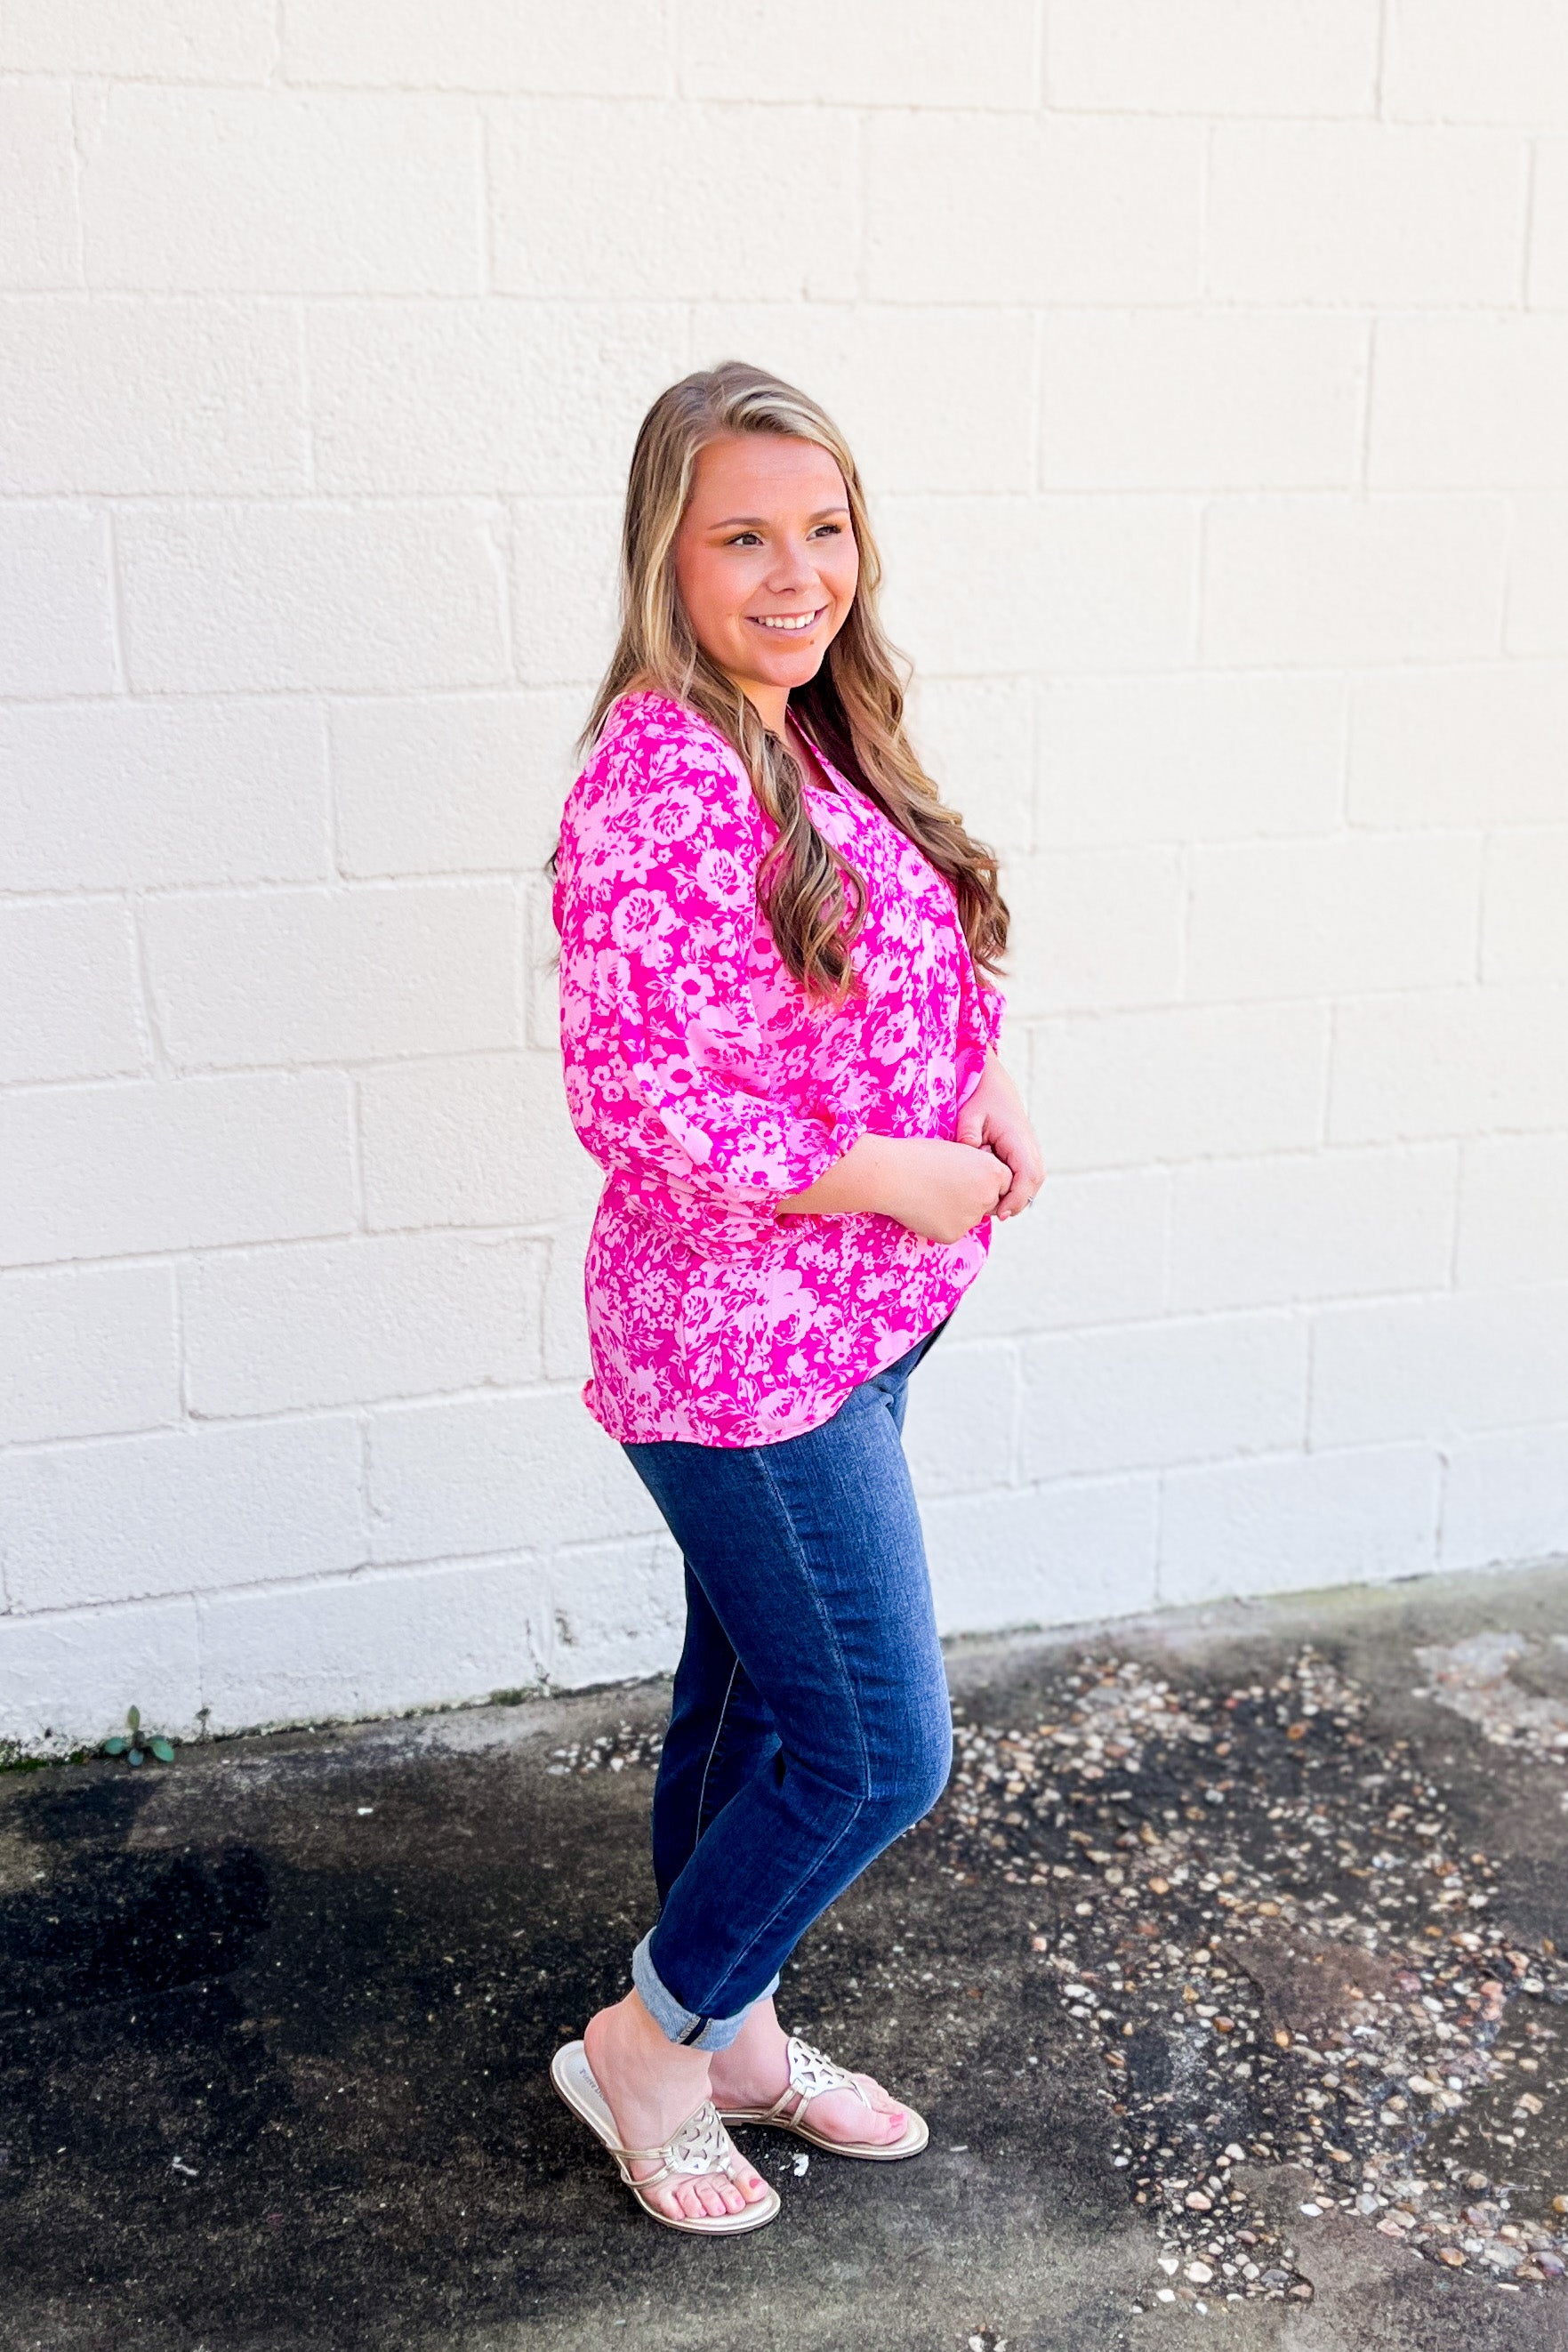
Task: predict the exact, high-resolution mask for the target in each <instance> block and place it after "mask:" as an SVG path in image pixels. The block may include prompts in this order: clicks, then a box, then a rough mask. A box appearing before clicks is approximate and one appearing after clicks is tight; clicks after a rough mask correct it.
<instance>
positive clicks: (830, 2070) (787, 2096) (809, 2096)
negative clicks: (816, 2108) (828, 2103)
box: [773, 2033, 872, 2123]
mask: <svg viewBox="0 0 1568 2352" xmlns="http://www.w3.org/2000/svg"><path fill="white" fill-rule="evenodd" d="M825 2091H852V2092H853V2093H854V2095H855V2096H856V2098H857V2099H858V2100H859V2101H860V2103H861V2105H862V2107H868V2108H869V2107H870V2106H871V2105H872V2102H871V2100H870V2099H869V2098H868V2096H867V2095H866V2093H865V2091H864V2090H863V2089H862V2085H861V2084H859V2083H857V2082H856V2080H855V2078H854V2076H853V2075H852V2074H850V2072H849V2071H848V2069H847V2068H845V2067H843V2066H839V2065H835V2063H834V2062H833V2061H832V2059H831V2058H827V2057H824V2056H823V2054H822V2053H821V2051H820V2050H816V2049H813V2048H812V2046H811V2044H810V2042H802V2041H801V2039H800V2035H799V2034H798V2033H792V2034H791V2035H790V2036H789V2089H788V2090H787V2091H786V2092H785V2093H784V2094H783V2095H782V2096H781V2097H780V2098H779V2099H777V2100H776V2101H775V2102H774V2105H773V2113H774V2115H775V2116H777V2117H778V2119H779V2122H780V2123H799V2122H800V2117H801V2116H803V2115H804V2114H805V2112H806V2109H807V2108H808V2107H809V2106H810V2104H811V2101H812V2100H813V2099H820V2098H821V2096H822V2095H823V2093H824V2092H825Z"/></svg>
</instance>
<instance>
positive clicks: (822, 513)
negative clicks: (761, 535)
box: [708, 499, 849, 530]
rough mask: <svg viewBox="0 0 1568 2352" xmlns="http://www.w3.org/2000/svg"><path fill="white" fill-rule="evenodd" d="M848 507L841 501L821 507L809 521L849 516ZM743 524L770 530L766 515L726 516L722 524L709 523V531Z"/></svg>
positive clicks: (732, 528)
mask: <svg viewBox="0 0 1568 2352" xmlns="http://www.w3.org/2000/svg"><path fill="white" fill-rule="evenodd" d="M848 512H849V509H848V507H847V506H845V505H844V503H843V501H842V499H840V501H839V503H838V504H837V506H831V507H819V508H818V509H817V511H816V513H815V514H814V515H811V516H810V517H809V518H808V520H810V521H811V522H822V521H825V520H826V519H827V517H828V516H829V515H836V514H848ZM742 522H744V523H748V524H749V525H750V526H751V528H752V529H753V530H767V528H768V518H767V516H766V515H726V517H725V519H724V520H723V521H722V522H712V523H709V525H708V529H709V530H734V529H735V526H736V525H737V523H742Z"/></svg>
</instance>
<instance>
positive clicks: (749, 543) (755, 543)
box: [724, 530, 762, 547]
mask: <svg viewBox="0 0 1568 2352" xmlns="http://www.w3.org/2000/svg"><path fill="white" fill-rule="evenodd" d="M724 543H725V545H726V547H760V546H761V544H762V536H761V533H760V532H759V531H755V530H737V532H736V534H735V536H734V538H733V539H727V540H726V541H725V542H724Z"/></svg>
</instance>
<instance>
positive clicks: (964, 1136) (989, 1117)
mask: <svg viewBox="0 0 1568 2352" xmlns="http://www.w3.org/2000/svg"><path fill="white" fill-rule="evenodd" d="M958 1140H959V1142H960V1143H968V1144H975V1145H977V1146H979V1147H980V1148H981V1149H983V1150H987V1151H994V1152H995V1153H996V1156H997V1158H998V1160H1003V1161H1005V1162H1006V1165H1007V1170H1008V1174H1009V1182H1008V1183H1007V1184H1006V1185H1005V1186H1004V1187H1003V1191H1002V1196H1001V1198H1000V1200H999V1201H998V1202H997V1214H998V1217H1016V1216H1017V1214H1018V1213H1019V1210H1020V1209H1027V1208H1028V1206H1029V1204H1030V1202H1031V1201H1032V1200H1033V1198H1034V1196H1035V1194H1036V1193H1037V1192H1039V1190H1040V1186H1041V1185H1042V1184H1043V1183H1044V1181H1045V1160H1044V1158H1043V1156H1042V1154H1041V1151H1040V1145H1039V1142H1038V1141H1037V1140H1036V1138H1035V1132H1034V1129H1033V1128H1032V1127H1031V1126H1030V1120H1029V1113H1028V1111H1027V1110H1025V1108H1024V1104H1023V1097H1022V1096H1021V1095H1020V1094H1019V1090H1018V1088H1017V1087H1015V1086H1014V1084H1013V1082H1012V1080H1011V1078H1009V1076H1008V1074H1007V1072H1006V1070H1004V1069H1003V1067H1002V1066H1001V1064H1000V1062H999V1061H998V1059H997V1050H996V1047H995V1046H994V1045H992V1046H990V1047H989V1048H988V1051H987V1054H986V1061H985V1067H984V1069H983V1070H982V1071H981V1073H980V1081H979V1084H978V1085H977V1087H976V1088H975V1090H974V1092H973V1093H972V1094H971V1095H970V1096H969V1097H968V1098H967V1101H966V1102H965V1104H964V1107H963V1108H962V1109H961V1110H960V1111H959V1113H958Z"/></svg>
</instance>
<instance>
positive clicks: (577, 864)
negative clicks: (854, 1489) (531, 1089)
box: [553, 693, 1005, 1445]
mask: <svg viewBox="0 0 1568 2352" xmlns="http://www.w3.org/2000/svg"><path fill="white" fill-rule="evenodd" d="M817 758H818V759H819V761H821V767H822V771H823V773H824V774H825V775H826V776H828V777H829V778H830V780H831V782H832V784H833V786H834V789H833V790H832V791H831V792H829V791H824V790H823V788H822V786H821V784H820V783H819V782H815V781H814V780H813V779H812V778H811V777H810V774H809V773H808V774H807V777H806V782H805V786H804V789H805V792H806V796H807V805H808V807H809V809H810V815H811V819H812V822H813V824H815V825H816V826H817V828H818V830H819V832H821V834H822V835H824V836H825V838H827V839H828V840H829V841H831V842H832V843H833V845H835V847H837V848H838V849H839V850H840V851H841V854H842V855H843V856H845V857H846V858H847V859H848V860H849V862H850V864H851V865H852V866H854V867H855V868H856V869H857V870H858V871H859V873H860V874H861V875H862V877H864V881H865V886H866V897H867V906H866V919H865V922H864V924H863V926H862V929H861V931H860V934H859V936H858V938H857V939H856V940H854V941H853V943H852V947H851V950H850V961H851V966H852V971H853V972H854V974H855V986H854V988H853V990H852V993H851V995H850V996H849V998H848V1000H847V1001H846V1002H845V1003H843V1004H842V1005H841V1006H838V1007H836V1008H833V1007H829V1006H825V1005H823V1003H821V1000H820V999H816V1000H813V999H809V998H808V997H807V994H806V992H805V990H804V989H803V988H802V986H801V984H800V982H798V981H797V980H796V979H795V977H794V976H793V974H792V973H791V972H790V971H789V968H788V966H787V965H786V964H785V963H784V962H783V961H782V959H781V958H780V956H779V951H778V949H777V948H776V946H775V945H774V941H773V935H772V931H771V929H770V928H769V926H768V919H767V916H766V915H765V914H764V913H763V911H762V909H761V908H760V907H759V906H758V900H757V873H758V864H759V862H760V860H761V858H762V856H763V855H764V853H765V852H766V850H767V849H768V845H769V844H770V843H771V842H772V841H773V840H774V839H775V838H776V837H777V827H776V826H775V825H774V824H773V822H772V820H771V819H770V818H769V817H768V815H767V814H766V813H765V812H764V811H763V809H762V808H761V807H760V805H759V804H758V801H757V798H756V795H755V793H753V791H752V788H751V781H750V778H749V776H748V775H747V771H746V767H745V763H744V762H743V761H742V760H741V758H740V756H739V754H738V753H737V751H735V750H734V749H733V747H732V746H731V745H730V744H729V743H728V742H727V740H726V739H725V738H724V737H723V736H722V735H721V734H720V733H719V732H718V730H717V729H716V728H715V727H713V726H711V725H710V724H709V722H708V721H707V720H706V719H703V718H701V717H700V716H698V714H697V713H696V712H695V711H693V710H690V709H687V708H686V707H685V704H683V703H680V702H676V701H674V700H673V699H672V698H669V697H668V696H665V695H662V694H653V693H637V694H629V695H624V696H622V698H621V699H620V701H618V702H617V703H616V704H615V705H614V707H613V708H612V710H611V712H610V714H609V716H608V718H607V719H606V721H605V725H604V728H603V730H602V731H601V735H600V738H599V740H598V742H597V744H596V746H595V748H594V751H593V753H592V756H591V759H590V761H589V762H588V765H587V766H586V767H585V768H584V770H583V772H582V773H581V774H580V776H579V777H578V779H577V781H576V782H575V783H574V784H573V786H572V788H571V791H570V793H569V795H568V797H567V803H566V807H565V811H564V814H563V817H562V823H561V835H560V846H559V856H558V860H557V869H556V882H555V889H554V899H553V908H554V914H555V921H556V928H557V929H558V930H559V933H560V940H561V952H560V1038H561V1052H562V1056H563V1059H564V1063H565V1076H566V1095H567V1104H568V1108H569V1110H570V1116H571V1121H572V1125H573V1127H574V1128H575V1129H576V1131H577V1134H578V1136H579V1138H580V1140H581V1142H582V1143H583V1144H584V1146H585V1147H586V1149H587V1150H589V1151H590V1152H591V1154H592V1156H593V1157H594V1159H595V1160H598V1161H599V1162H600V1164H601V1167H602V1168H603V1169H604V1170H605V1171H606V1177H605V1184H604V1189H603V1192H602V1194H601V1198H600V1202H599V1206H598V1209H597V1211H596V1213H595V1216H594V1221H593V1229H592V1233H591V1236H590V1241H589V1248H588V1256H587V1264H586V1270H585V1304H586V1307H587V1315H588V1333H589V1347H590V1355H591V1362H592V1366H593V1370H592V1373H591V1377H590V1378H589V1380H588V1381H586V1382H585V1383H584V1386H583V1390H582V1398H583V1402H584V1403H585V1405H586V1406H587V1408H588V1410H589V1412H591V1414H592V1415H593V1417H594V1419H595V1420H596V1421H598V1422H599V1423H600V1424H601V1426H602V1427H603V1428H604V1429H606V1430H608V1431H609V1433H610V1434H611V1435H612V1437H615V1438H618V1439H620V1440H622V1442H624V1443H627V1444H643V1443H649V1442H655V1441H659V1440H664V1439H674V1440H679V1441H682V1442H685V1443H687V1444H697V1445H766V1444H772V1443H775V1442H776V1441H778V1440H779V1439H780V1438H785V1437H792V1436H796V1435H798V1434H800V1432H801V1431H803V1430H807V1429H812V1428H815V1427H816V1426H817V1425H818V1424H819V1423H821V1422H823V1421H826V1420H827V1419H829V1418H830V1416H831V1414H832V1413H833V1412H836V1411H837V1410H838V1408H839V1406H840V1405H841V1403H842V1402H843V1401H844V1399H845V1397H846V1396H847V1395H848V1394H849V1392H850V1391H851V1390H852V1388H854V1387H856V1386H857V1385H858V1384H859V1383H860V1382H861V1381H864V1380H869V1379H870V1378H871V1377H872V1375H873V1373H874V1372H878V1371H880V1370H883V1367H884V1366H886V1365H888V1364H890V1363H893V1362H894V1361H895V1360H897V1358H898V1357H900V1356H901V1355H903V1354H904V1352H905V1351H906V1350H907V1349H910V1348H912V1347H913V1346H914V1345H915V1341H916V1340H917V1339H924V1338H925V1334H926V1333H927V1332H929V1331H932V1330H935V1328H936V1326H937V1324H938V1323H940V1322H942V1321H943V1320H944V1319H945V1318H946V1316H947V1315H949V1314H950V1313H951V1312H952V1310H953V1308H954V1307H955V1306H956V1304H957V1301H958V1299H959V1298H960V1297H962V1295H963V1293H964V1292H965V1290H967V1287H968V1286H969V1284H970V1283H971V1282H972V1281H973V1280H974V1278H975V1276H976V1275H977V1273H978V1272H979V1269H980V1266H981V1265H982V1264H983V1263H984V1260H985V1256H986V1253H987V1250H988V1246H989V1242H990V1219H989V1218H988V1217H983V1218H981V1219H980V1221H979V1223H977V1225H975V1226H974V1227H973V1228H972V1230H971V1231H970V1232H968V1233H967V1234H964V1235H963V1236H962V1238H961V1239H959V1240H958V1241H956V1242H932V1241H925V1240H924V1239H922V1238H921V1237H920V1236H919V1235H918V1234H912V1233H911V1232H909V1231H908V1229H907V1228H906V1227H905V1226H904V1225H901V1224H900V1223H898V1222H897V1220H896V1219H895V1218H893V1217H889V1216H884V1215H883V1214H881V1213H879V1212H876V1211H873V1210H854V1211H848V1212H843V1213H838V1214H826V1213H790V1214H787V1215H782V1216H781V1215H780V1214H779V1202H781V1201H785V1200H788V1199H790V1198H791V1197H792V1196H793V1195H795V1194H796V1193H799V1192H805V1191H806V1190H807V1188H808V1187H809V1186H810V1185H811V1184H812V1183H814V1182H815V1181H816V1180H817V1178H818V1177H819V1176H821V1174H823V1172H824V1171H826V1170H827V1169H828V1168H829V1167H831V1165H832V1163H833V1161H834V1160H838V1159H839V1158H841V1156H842V1154H843V1153H844V1152H845V1151H847V1150H849V1149H850V1148H851V1146H852V1144H853V1143H854V1142H855V1141H856V1140H857V1139H858V1138H859V1137H860V1136H862V1135H863V1134H867V1133H870V1134H875V1135H888V1136H910V1137H940V1138H942V1139H946V1140H948V1141H951V1140H952V1139H953V1137H954V1134H955V1132H956V1124H957V1116H958V1111H959V1108H960V1107H961V1105H962V1104H963V1102H964V1101H965V1100H966V1098H967V1096H968V1095H969V1094H970V1093H971V1092H972V1091H973V1089H974V1087H976V1085H977V1083H978V1081H979V1076H980V1072H981V1069H982V1067H983V1066H984V1062H985V1057H986V1052H987V1049H988V1046H990V1045H994V1044H995V1043H996V1041H997V1038H998V1034H999V1031H1000V1026H1001V1020H1002V1013H1003V1010H1004V1006H1005V999H1004V997H1003V995H1002V994H1001V992H1000V991H998V989H996V988H994V987H992V986H990V985H989V984H988V983H982V982H981V981H980V980H979V978H978V975H977V972H976V970H975V966H974V963H973V961H972V960H971V957H970V954H969V949H968V944H967V940H966V939H965V937H964V931H963V927H962V924H961V923H960V921H959V918H958V908H957V901H956V898H955V896H954V892H953V888H952V885H951V884H950V883H949V882H948V880H947V878H946V876H945V875H942V874H940V873H939V872H938V871H937V870H936V867H935V866H933V865H932V864H931V863H930V861H929V860H928V859H927V858H926V857H925V855H924V853H923V852H922V851H921V850H920V849H918V848H917V847H916V846H915V844H914V843H913V842H912V841H910V840H909V839H908V838H907V836H906V835H904V834H902V833H901V832H900V831H899V830H898V828H897V826H896V825H894V823H893V821H892V820H891V818H890V817H888V816H887V815H886V814H885V813H884V812H883V809H882V808H881V806H880V805H879V804H878V803H877V802H876V801H875V800H874V799H873V797H872V795H871V794H870V793H867V792H865V791H863V790H862V789H861V788H860V787H859V786H858V785H856V784H854V783H852V782H851V781H850V780H849V779H848V778H847V777H845V776H844V775H842V774H841V772H840V771H839V770H838V769H837V768H835V767H833V766H832V765H831V762H830V761H828V760H827V759H825V758H824V757H823V755H822V754H821V752H820V751H819V752H818V753H817Z"/></svg>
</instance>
